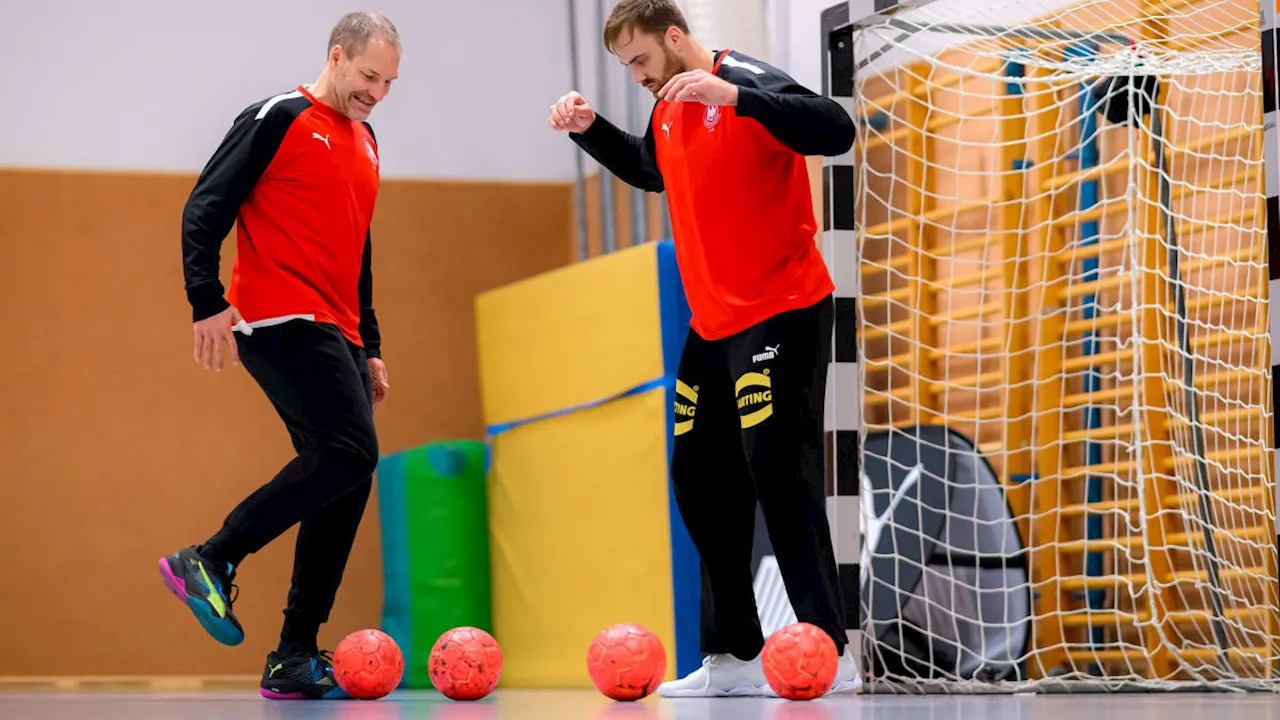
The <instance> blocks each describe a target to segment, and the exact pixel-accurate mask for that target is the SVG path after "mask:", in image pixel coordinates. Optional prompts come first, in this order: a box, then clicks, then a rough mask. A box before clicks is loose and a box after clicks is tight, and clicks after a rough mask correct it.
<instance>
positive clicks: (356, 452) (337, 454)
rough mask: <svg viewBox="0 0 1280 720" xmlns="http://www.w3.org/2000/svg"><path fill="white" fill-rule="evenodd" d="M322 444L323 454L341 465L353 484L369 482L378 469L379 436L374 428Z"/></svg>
mask: <svg viewBox="0 0 1280 720" xmlns="http://www.w3.org/2000/svg"><path fill="white" fill-rule="evenodd" d="M321 442H322V445H321V453H322V454H323V455H326V456H328V457H331V458H333V460H334V461H336V462H339V463H341V464H342V466H343V468H344V469H346V470H347V473H348V475H349V476H350V478H351V482H352V483H353V484H355V483H359V482H361V481H364V480H367V479H368V478H369V476H371V475H373V471H374V470H375V469H376V468H377V467H378V435H377V433H376V432H374V429H373V428H372V427H369V428H360V429H358V430H354V431H352V432H348V433H344V434H342V435H340V436H336V437H332V438H328V439H326V440H323V441H321Z"/></svg>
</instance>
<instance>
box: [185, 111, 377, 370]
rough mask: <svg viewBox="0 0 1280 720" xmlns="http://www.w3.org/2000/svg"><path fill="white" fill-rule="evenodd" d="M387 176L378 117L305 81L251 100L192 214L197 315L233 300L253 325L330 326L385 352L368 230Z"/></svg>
mask: <svg viewBox="0 0 1280 720" xmlns="http://www.w3.org/2000/svg"><path fill="white" fill-rule="evenodd" d="M378 184H379V173H378V145H377V141H376V139H375V138H374V135H373V129H372V128H371V127H370V126H369V125H368V123H363V122H356V121H354V120H351V119H350V118H348V117H347V116H345V115H343V114H342V113H339V112H338V111H337V110H334V109H332V108H330V107H329V106H327V105H325V104H323V103H321V102H319V101H318V100H316V99H315V98H314V97H313V96H312V95H311V94H310V93H308V92H307V90H306V89H305V88H302V87H299V88H297V89H296V90H294V91H292V92H288V93H284V94H282V95H276V96H275V97H272V98H269V99H267V100H263V101H261V102H258V103H255V104H253V105H250V106H249V107H248V108H246V109H245V110H244V111H243V112H242V113H240V116H239V117H237V118H236V119H235V122H234V123H232V125H231V129H230V130H229V131H228V132H227V134H226V136H225V137H224V138H223V140H222V143H221V145H219V147H218V149H217V151H216V152H215V153H214V154H213V157H212V158H210V160H209V163H208V164H207V165H206V166H205V168H204V170H203V172H202V173H201V174H200V179H199V180H198V181H197V182H196V186H195V188H194V189H193V190H192V192H191V197H190V198H189V199H188V201H187V205H186V208H185V210H184V211H183V216H182V250H183V269H184V275H185V279H186V291H187V299H188V301H189V302H190V303H191V307H192V311H193V317H194V319H195V320H201V319H204V318H207V317H209V316H211V315H215V314H217V313H219V312H221V311H223V310H225V309H226V307H227V304H228V302H230V304H233V305H235V306H236V307H237V308H238V309H239V310H240V314H241V315H243V316H244V319H245V321H246V322H248V324H249V325H250V326H251V327H260V326H264V325H273V324H277V323H281V322H285V321H287V320H294V319H304V320H311V321H315V322H323V323H330V324H333V325H336V326H337V327H338V328H339V329H340V330H341V331H342V334H343V335H344V336H346V338H347V339H348V340H350V341H351V342H352V343H355V344H356V345H360V346H363V347H364V348H365V351H366V353H367V354H368V355H369V356H370V357H377V356H379V355H380V354H381V352H380V348H381V338H380V335H379V331H378V322H377V318H376V316H375V315H374V312H373V279H372V271H371V268H370V263H371V254H372V238H371V236H370V232H369V224H370V222H371V220H372V219H373V207H374V202H375V200H376V199H377V196H378ZM233 224H234V225H235V227H236V231H237V232H236V259H235V264H234V266H233V268H232V273H231V287H230V290H229V292H228V293H227V294H226V297H225V298H224V291H223V286H222V283H221V282H220V281H219V279H218V259H219V249H220V247H221V244H222V240H223V238H225V237H226V236H227V234H228V233H229V232H230V231H231V227H232V225H233Z"/></svg>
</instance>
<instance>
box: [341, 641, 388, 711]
mask: <svg viewBox="0 0 1280 720" xmlns="http://www.w3.org/2000/svg"><path fill="white" fill-rule="evenodd" d="M403 676H404V655H403V654H401V652H400V646H399V645H397V644H396V641H395V640H393V639H391V636H390V635H388V634H386V633H384V632H382V631H381V630H357V631H356V632H353V633H351V634H350V635H348V636H346V637H345V638H343V639H342V642H340V643H338V646H337V647H336V648H334V650H333V677H334V679H335V680H337V681H338V687H340V688H342V689H343V690H344V691H345V692H346V693H347V694H348V695H350V696H351V697H353V698H357V699H359V700H376V699H377V698H380V697H383V696H385V695H387V694H389V693H390V692H391V691H392V690H395V689H396V686H397V685H399V684H400V678H401V677H403Z"/></svg>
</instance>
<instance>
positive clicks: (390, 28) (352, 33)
mask: <svg viewBox="0 0 1280 720" xmlns="http://www.w3.org/2000/svg"><path fill="white" fill-rule="evenodd" d="M376 35H381V36H382V38H383V39H384V40H386V41H387V42H388V43H390V44H391V45H392V46H394V47H395V49H396V50H399V49H400V33H399V31H397V30H396V26H395V24H394V23H392V22H391V21H390V20H388V19H387V18H386V16H384V15H380V14H378V13H374V12H353V13H347V14H346V15H343V16H342V19H341V20H339V21H338V24H336V25H334V26H333V31H332V32H330V33H329V47H327V48H325V52H326V53H327V52H328V51H330V50H332V49H333V46H334V45H341V46H342V49H343V51H345V52H346V53H347V55H350V56H351V57H355V56H357V55H359V54H360V53H362V52H364V46H365V43H367V42H369V40H370V39H371V38H373V37H374V36H376Z"/></svg>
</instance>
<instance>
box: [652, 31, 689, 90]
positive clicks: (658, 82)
mask: <svg viewBox="0 0 1280 720" xmlns="http://www.w3.org/2000/svg"><path fill="white" fill-rule="evenodd" d="M688 70H689V66H688V65H685V62H684V59H683V58H681V57H680V56H679V55H677V54H676V53H675V51H674V50H672V49H671V48H669V47H667V46H666V43H663V45H662V76H661V77H657V78H646V79H645V84H644V86H645V88H646V89H647V90H648V91H649V92H651V93H653V96H654V97H655V98H656V97H658V91H659V90H661V89H662V88H664V87H666V85H667V83H668V82H671V78H673V77H675V76H677V75H679V74H680V73H682V72H687V71H688Z"/></svg>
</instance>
